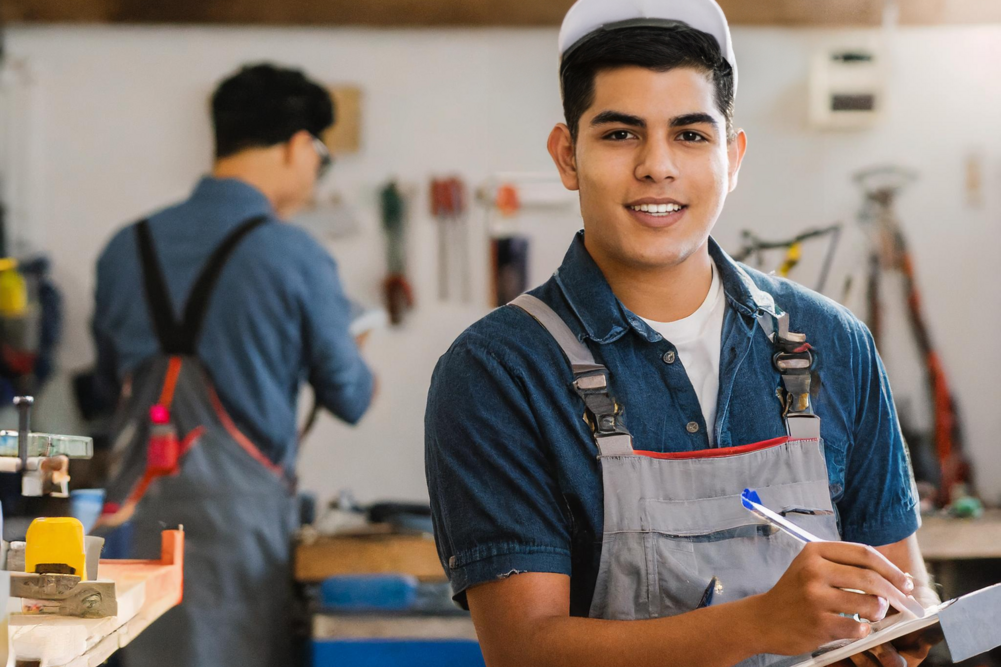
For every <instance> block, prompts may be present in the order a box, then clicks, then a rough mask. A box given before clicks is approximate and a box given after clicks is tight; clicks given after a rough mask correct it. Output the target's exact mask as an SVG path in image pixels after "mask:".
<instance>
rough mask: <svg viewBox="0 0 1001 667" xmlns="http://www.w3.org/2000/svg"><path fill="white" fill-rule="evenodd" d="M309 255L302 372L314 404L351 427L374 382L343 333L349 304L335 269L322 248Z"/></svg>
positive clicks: (368, 401) (364, 407)
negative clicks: (313, 397) (307, 381)
mask: <svg viewBox="0 0 1001 667" xmlns="http://www.w3.org/2000/svg"><path fill="white" fill-rule="evenodd" d="M313 254H314V255H315V256H314V257H312V258H311V261H309V262H308V275H307V276H306V279H305V281H304V283H305V285H306V290H307V293H306V296H305V297H304V299H303V303H302V304H301V305H300V311H301V312H302V327H303V341H304V343H305V345H304V352H305V364H306V372H307V376H308V379H309V383H310V384H311V385H312V387H313V391H314V392H315V393H316V400H317V403H318V404H319V405H321V406H323V407H324V408H326V409H327V410H330V412H332V413H333V414H335V415H336V416H337V417H339V418H341V419H343V420H344V421H346V422H348V423H349V424H355V423H357V422H358V420H359V419H361V417H362V415H363V414H365V411H366V410H368V407H369V405H370V404H371V401H372V390H373V387H374V383H375V378H374V377H373V375H372V372H371V371H370V370H369V368H368V366H367V365H366V364H365V362H364V360H363V359H362V357H361V352H360V351H359V349H358V345H357V344H356V343H355V340H354V337H353V336H351V334H350V332H349V331H348V327H349V326H350V324H351V304H350V302H349V301H348V298H347V297H346V296H345V295H344V290H343V288H342V287H341V281H340V277H339V276H338V273H337V264H336V263H335V262H334V259H333V258H332V257H331V256H330V255H329V254H327V253H326V252H325V251H323V249H322V248H319V247H317V248H315V252H314V253H313Z"/></svg>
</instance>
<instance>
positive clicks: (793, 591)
mask: <svg viewBox="0 0 1001 667" xmlns="http://www.w3.org/2000/svg"><path fill="white" fill-rule="evenodd" d="M913 588H914V584H913V583H912V582H911V580H910V578H909V577H908V576H907V575H906V574H905V573H903V572H902V571H901V570H900V569H899V568H898V567H897V566H896V565H894V564H893V563H891V562H890V561H889V560H888V559H887V558H886V557H885V556H883V555H882V554H881V553H879V552H878V551H876V550H875V549H873V548H872V547H867V546H864V545H861V544H851V543H847V542H815V543H811V544H807V545H806V546H805V547H803V551H801V552H800V554H799V555H798V556H797V557H796V559H795V560H794V561H793V562H792V564H791V565H790V566H789V569H787V570H786V572H785V574H784V575H782V578H781V579H780V580H779V582H778V583H777V584H775V586H774V587H773V588H772V589H771V590H770V591H768V592H767V593H765V594H763V595H762V596H761V597H760V604H761V612H762V614H763V615H764V618H767V619H768V623H769V629H770V630H771V632H770V633H769V635H770V636H769V637H768V639H767V641H768V645H769V646H770V647H771V649H770V652H771V653H778V654H782V655H798V654H800V653H806V652H809V651H813V650H815V649H816V648H817V647H818V646H822V645H823V644H826V643H828V642H832V641H836V640H841V639H862V638H864V637H867V636H868V635H869V633H870V631H871V630H870V628H869V624H867V623H859V622H858V621H856V620H855V619H853V618H849V617H846V616H843V615H842V614H847V615H848V616H852V615H854V614H858V615H859V616H860V617H861V618H864V619H867V620H869V621H873V622H875V621H879V620H882V618H883V617H884V616H885V615H886V612H887V609H888V608H889V603H888V600H893V601H894V602H895V603H900V604H903V600H904V598H906V597H907V596H908V595H909V594H910V592H911V591H912V590H913ZM846 589H848V590H846ZM852 591H864V593H857V592H852ZM766 632H767V630H766Z"/></svg>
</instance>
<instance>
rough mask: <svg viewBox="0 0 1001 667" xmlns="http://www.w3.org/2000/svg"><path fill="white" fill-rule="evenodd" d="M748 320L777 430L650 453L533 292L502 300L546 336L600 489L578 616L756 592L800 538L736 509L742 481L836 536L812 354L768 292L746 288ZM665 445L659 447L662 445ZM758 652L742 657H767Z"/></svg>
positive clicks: (675, 609) (585, 353)
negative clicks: (770, 351)
mask: <svg viewBox="0 0 1001 667" xmlns="http://www.w3.org/2000/svg"><path fill="white" fill-rule="evenodd" d="M755 301H756V302H757V305H758V309H759V313H758V322H759V324H760V325H761V328H762V330H763V331H764V333H765V335H766V336H768V338H769V340H770V341H771V342H772V343H773V344H774V345H775V347H776V354H775V356H774V363H775V365H776V368H777V369H778V370H779V371H780V373H781V374H782V380H783V385H784V394H783V403H784V410H783V416H784V417H785V421H786V426H787V434H786V435H785V436H783V437H780V438H776V439H774V440H769V441H766V442H761V443H757V444H751V445H744V446H739V447H728V448H714V449H706V450H702V451H686V452H678V453H661V452H651V451H642V449H637V448H635V447H634V444H633V439H632V436H631V435H630V434H629V431H628V430H627V429H626V425H625V424H624V423H623V419H622V416H621V415H622V412H623V410H622V406H621V405H619V404H618V403H617V402H616V401H615V399H614V397H612V396H611V394H610V389H609V373H608V369H607V368H605V367H604V366H603V365H601V364H598V363H596V361H595V359H594V356H593V355H592V354H591V351H590V350H589V349H588V348H587V346H586V345H584V344H583V343H582V342H581V341H580V340H579V339H578V338H577V337H576V336H575V335H574V334H573V333H572V332H571V330H570V328H569V327H567V325H566V323H564V322H563V320H562V319H560V317H559V316H558V315H557V314H556V313H555V312H554V311H553V310H552V309H551V308H549V306H547V305H546V304H545V303H543V302H542V301H540V300H539V299H537V298H535V297H533V296H531V295H528V294H523V295H521V296H520V297H518V298H517V299H515V300H514V301H512V305H513V306H517V307H519V308H521V309H523V310H524V311H526V312H527V313H528V314H529V315H531V316H532V317H533V318H534V319H536V320H537V321H538V322H539V323H540V324H541V325H542V326H543V327H545V329H546V330H547V331H548V332H549V333H550V334H551V335H552V336H553V338H555V339H556V342H557V343H558V344H559V346H560V348H562V350H563V353H564V355H565V356H566V358H567V360H568V361H569V362H570V365H571V368H572V370H573V377H574V382H573V389H574V391H576V393H577V394H578V395H579V396H580V397H581V398H582V399H583V403H584V407H585V419H586V420H587V421H588V423H589V424H590V426H591V428H592V432H593V434H594V441H595V443H596V444H597V454H598V459H599V461H600V463H601V474H602V485H603V489H604V532H603V536H602V544H601V562H600V566H599V570H598V577H597V581H596V584H595V590H594V597H593V599H592V603H591V609H590V613H589V616H590V617H592V618H603V619H611V620H637V619H648V618H659V617H664V616H673V615H676V614H682V613H685V612H688V611H692V610H694V609H697V608H699V607H702V606H708V605H711V604H720V603H723V602H727V601H733V600H739V599H741V598H744V597H747V596H750V595H755V594H758V593H764V592H765V591H767V590H769V589H770V588H772V586H774V585H775V583H776V582H777V581H778V580H779V578H780V577H781V576H782V574H783V573H784V572H785V571H786V568H788V567H789V564H790V563H791V562H792V560H793V559H794V558H795V557H796V555H797V554H798V553H799V551H800V549H802V544H800V543H799V542H797V541H796V540H795V539H793V538H791V537H789V536H787V535H785V534H784V533H776V532H775V531H774V529H772V528H771V527H770V526H768V525H764V524H763V523H762V522H760V521H759V520H758V519H757V518H755V517H754V516H753V515H752V514H751V513H750V512H748V511H747V510H746V509H744V508H743V506H742V505H741V501H740V495H741V492H742V491H743V490H744V489H745V488H752V489H756V490H757V491H758V493H759V494H760V496H761V499H762V501H763V502H764V504H765V505H767V506H768V507H769V508H771V509H773V510H775V511H777V512H781V513H782V514H784V515H785V516H786V517H787V518H789V519H790V520H792V521H794V522H796V523H797V524H799V525H801V526H802V527H803V528H805V529H807V530H809V531H810V532H812V533H814V534H815V535H818V536H820V537H822V538H824V539H829V540H838V539H840V536H839V533H838V526H837V520H836V516H835V513H834V508H833V505H832V502H831V496H830V491H829V487H828V476H827V463H826V460H825V458H824V448H823V442H822V440H821V438H820V418H819V417H817V416H816V415H815V414H813V410H812V407H811V405H810V386H811V374H812V372H813V370H814V369H813V365H814V364H813V359H814V355H813V354H812V352H811V348H810V346H809V345H808V344H807V343H806V337H805V336H804V335H803V334H797V333H792V332H790V331H789V328H788V316H787V315H786V314H785V313H783V312H781V311H780V310H779V309H778V308H777V307H776V306H775V303H774V301H773V300H772V299H771V296H770V295H768V294H766V293H763V292H760V291H759V292H758V293H757V294H755ZM665 449H670V448H669V447H667V448H665ZM780 659H781V658H780V657H779V656H766V655H759V656H755V657H754V658H751V659H750V660H747V661H745V662H743V663H741V664H742V665H768V664H771V663H773V662H777V661H778V660H780Z"/></svg>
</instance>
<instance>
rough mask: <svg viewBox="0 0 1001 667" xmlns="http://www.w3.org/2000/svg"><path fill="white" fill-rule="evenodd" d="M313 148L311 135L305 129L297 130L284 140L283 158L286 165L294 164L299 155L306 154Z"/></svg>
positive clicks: (299, 157)
mask: <svg viewBox="0 0 1001 667" xmlns="http://www.w3.org/2000/svg"><path fill="white" fill-rule="evenodd" d="M312 150H313V135H312V134H310V133H309V132H307V131H306V130H299V131H298V132H296V133H295V134H293V135H292V137H291V138H290V139H289V140H288V141H286V142H285V151H284V158H285V164H286V165H292V164H295V163H296V162H297V161H298V160H300V159H301V156H303V155H308V154H309V153H310V152H311V151H312Z"/></svg>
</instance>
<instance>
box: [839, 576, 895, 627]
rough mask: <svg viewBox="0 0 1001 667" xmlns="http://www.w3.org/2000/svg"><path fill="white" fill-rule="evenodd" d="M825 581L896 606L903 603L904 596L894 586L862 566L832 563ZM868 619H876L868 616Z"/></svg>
mask: <svg viewBox="0 0 1001 667" xmlns="http://www.w3.org/2000/svg"><path fill="white" fill-rule="evenodd" d="M827 582H828V583H829V584H830V585H831V586H834V587H835V588H846V589H849V590H853V591H862V592H864V593H866V594H868V595H876V596H879V597H881V598H883V599H884V600H887V601H889V602H893V603H896V606H897V607H898V608H899V607H900V606H902V605H903V600H904V597H905V595H904V594H903V593H901V592H900V590H899V589H898V588H897V587H896V586H894V585H893V584H892V583H890V582H889V581H887V580H886V579H884V578H883V577H882V575H880V574H879V573H878V572H874V571H873V570H867V569H865V568H863V567H853V566H851V565H840V564H832V565H831V569H830V574H829V576H828V579H827ZM884 615H885V613H884ZM869 620H870V621H875V620H878V619H874V618H870V619H869Z"/></svg>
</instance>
